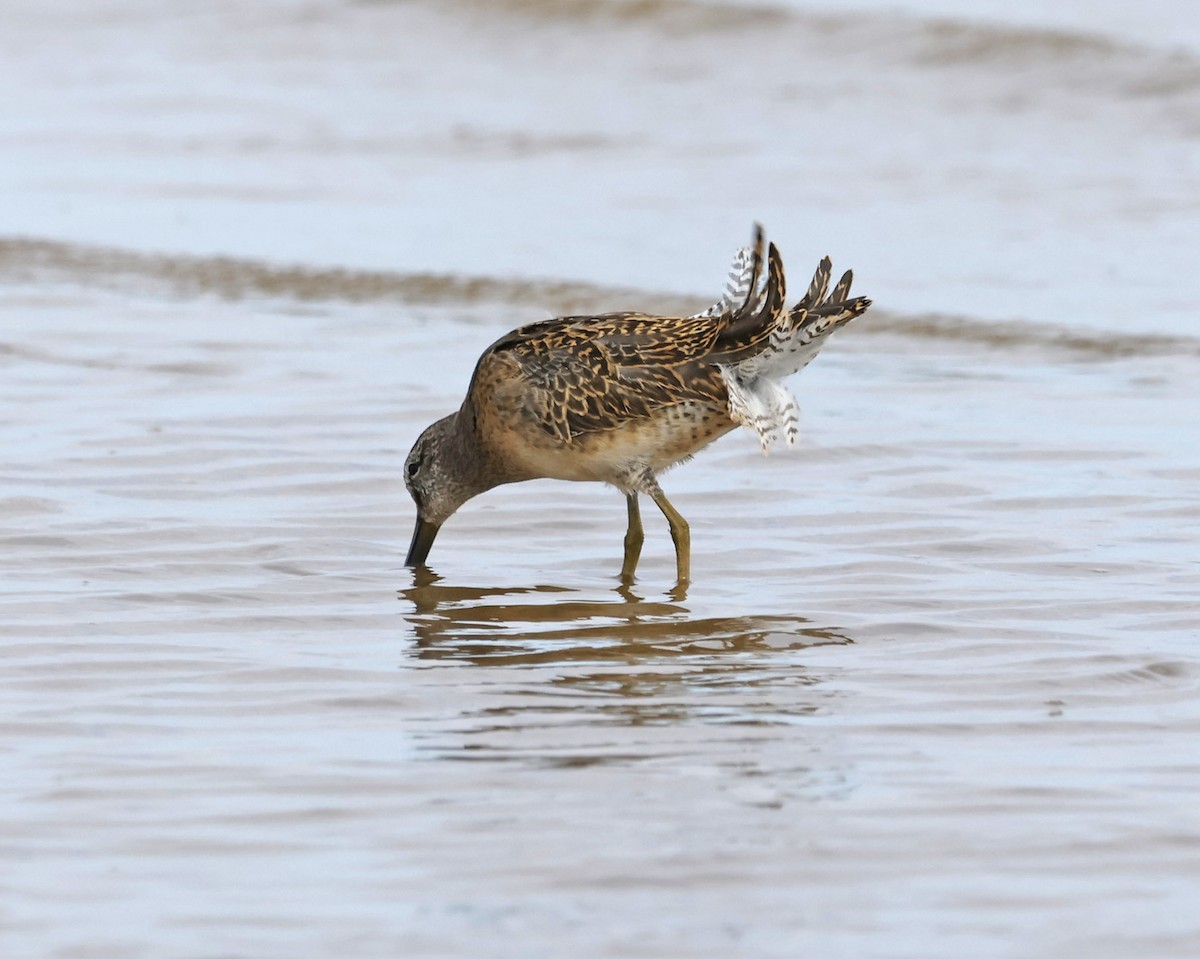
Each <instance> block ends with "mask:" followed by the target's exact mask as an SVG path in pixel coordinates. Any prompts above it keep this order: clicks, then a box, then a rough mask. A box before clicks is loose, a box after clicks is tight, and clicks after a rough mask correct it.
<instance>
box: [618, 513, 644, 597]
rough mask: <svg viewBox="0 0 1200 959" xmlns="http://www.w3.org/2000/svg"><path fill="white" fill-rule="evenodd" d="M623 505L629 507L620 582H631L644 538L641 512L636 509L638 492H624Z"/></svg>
mask: <svg viewBox="0 0 1200 959" xmlns="http://www.w3.org/2000/svg"><path fill="white" fill-rule="evenodd" d="M625 505H626V507H628V509H629V529H627V530H626V531H625V562H623V563H622V564H621V582H622V583H632V582H633V571H634V570H635V569H637V564H638V557H639V556H641V555H642V543H643V541H644V540H645V539H646V535H645V533H643V532H642V513H641V510H639V509H638V494H637V493H626V494H625Z"/></svg>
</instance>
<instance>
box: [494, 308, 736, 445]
mask: <svg viewBox="0 0 1200 959" xmlns="http://www.w3.org/2000/svg"><path fill="white" fill-rule="evenodd" d="M719 331H720V326H719V325H718V324H714V322H713V320H712V319H711V318H708V317H687V318H677V317H658V316H647V315H644V314H640V313H610V314H605V315H603V316H568V317H560V318H558V319H555V320H546V321H545V322H542V323H535V324H533V325H531V326H526V327H522V328H521V329H519V330H514V331H513V332H512V333H509V334H508V335H506V336H504V337H501V338H500V339H499V340H497V341H496V343H494V344H493V345H492V346H491V347H490V348H489V349H488V350H487V351H486V352H485V353H484V355H483V357H482V358H481V359H480V364H481V365H482V364H484V363H486V362H487V360H488V358H489V357H490V356H499V355H502V354H507V356H508V357H509V358H511V359H512V360H515V361H516V362H517V363H518V364H519V367H520V370H521V373H522V375H523V377H524V380H525V384H524V385H525V402H524V412H525V415H527V416H529V417H530V418H531V419H533V420H534V421H535V422H536V423H537V424H538V425H539V426H540V427H541V428H542V429H544V430H545V431H546V432H548V433H550V434H551V435H553V436H555V437H557V438H559V439H561V440H562V441H563V442H566V443H569V442H571V440H572V439H573V438H574V437H576V436H580V435H583V434H586V433H595V432H599V431H603V430H609V429H613V428H615V427H618V426H621V425H622V424H624V423H628V422H630V421H632V420H638V419H644V418H647V417H649V416H651V415H652V414H653V413H654V412H656V411H657V410H661V409H664V408H665V407H668V406H672V405H674V404H677V403H682V402H687V401H708V402H715V403H720V404H724V402H725V399H726V393H725V385H724V381H723V380H722V379H721V376H720V374H719V373H718V371H717V370H716V368H715V367H714V366H713V365H712V364H711V363H710V362H706V360H707V358H708V355H709V352H710V351H711V349H712V345H713V343H714V341H715V339H716V337H717V335H718V333H719Z"/></svg>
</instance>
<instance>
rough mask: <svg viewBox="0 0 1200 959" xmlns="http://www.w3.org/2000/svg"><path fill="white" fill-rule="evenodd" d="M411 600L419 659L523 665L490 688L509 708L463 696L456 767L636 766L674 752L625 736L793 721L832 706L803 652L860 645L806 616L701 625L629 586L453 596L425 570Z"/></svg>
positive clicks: (456, 592)
mask: <svg viewBox="0 0 1200 959" xmlns="http://www.w3.org/2000/svg"><path fill="white" fill-rule="evenodd" d="M400 593H401V596H402V597H403V598H404V599H405V600H407V601H408V602H410V603H412V605H413V607H414V608H413V612H412V613H411V614H409V615H408V616H407V617H406V618H407V619H408V621H409V623H410V624H411V626H412V628H413V630H414V633H415V636H416V644H415V648H414V655H415V656H416V657H417V658H419V659H421V660H424V661H438V660H441V661H448V662H454V663H457V664H472V665H475V666H480V667H493V668H495V667H500V668H511V667H520V668H519V669H518V671H516V672H514V673H512V674H511V675H510V676H509V677H508V678H507V679H506V680H504V681H503V682H502V683H500V684H497V679H496V677H495V676H490V677H489V678H488V680H487V681H486V689H487V690H488V691H489V694H491V693H501V694H502V696H503V698H502V699H501V700H499V701H498V700H497V699H496V698H495V697H494V696H491V695H489V698H488V699H487V701H485V702H480V701H477V700H476V701H468V700H470V699H471V697H465V698H464V702H463V707H464V711H463V713H462V714H461V715H460V717H459V723H456V726H457V733H458V735H459V736H462V735H463V734H464V733H465V734H466V741H467V742H469V743H470V745H467V743H466V742H463V743H460V745H459V746H458V747H457V749H455V750H452V751H451V752H449V753H447V752H443V751H442V750H441V749H438V750H436V752H437V753H438V755H440V756H452V758H457V759H467V758H470V759H485V758H486V759H506V760H515V759H520V760H523V761H536V762H540V763H551V764H554V765H561V764H567V765H581V764H584V765H586V764H591V763H596V762H615V761H620V762H628V761H630V760H631V759H635V758H651V757H653V756H656V755H657V756H661V755H662V754H661V753H660V752H658V751H657V750H656V749H653V748H647V747H648V742H647V741H644V740H643V741H639V745H638V748H637V749H635V750H634V752H632V753H631V752H630V749H629V746H630V743H629V741H627V740H626V739H625V738H624V737H623V736H622V735H621V734H619V733H618V732H617V728H619V727H620V728H628V727H632V726H637V727H652V726H667V725H669V726H680V725H685V724H704V725H710V724H738V725H741V726H776V725H778V724H780V723H794V722H796V721H798V720H799V719H800V718H801V717H805V716H811V715H812V714H814V713H816V712H819V711H820V708H821V704H822V703H823V702H824V701H826V700H828V699H829V697H830V696H831V695H833V694H832V693H830V692H822V691H821V690H820V688H819V684H820V682H821V677H820V674H819V673H818V672H816V671H814V670H811V669H809V668H808V667H807V666H805V664H804V662H803V661H802V659H801V658H800V657H799V656H798V655H797V651H802V650H804V649H811V648H812V647H816V646H842V645H848V644H850V643H851V642H852V640H851V639H850V638H849V637H848V636H846V635H845V634H844V633H843V632H841V631H839V630H837V629H833V628H828V627H822V626H818V625H816V624H814V623H813V622H812V621H810V620H807V619H804V618H802V617H798V616H758V615H749V616H707V617H706V616H697V615H694V614H693V613H692V611H691V610H690V609H689V608H688V607H687V606H685V605H683V604H682V603H681V602H678V601H674V600H669V599H668V600H655V599H647V598H645V597H644V596H642V595H639V594H638V593H637V592H635V591H634V590H633V589H631V588H629V587H621V588H619V589H614V590H612V591H611V592H608V591H605V593H602V594H592V595H591V596H584V595H583V594H581V593H580V592H578V591H576V590H572V589H566V588H563V587H556V586H528V587H492V588H487V587H480V588H475V587H462V586H448V585H444V584H443V583H442V581H441V579H440V577H438V576H437V575H436V574H435V573H432V572H431V571H430V570H428V569H418V570H416V571H415V572H414V579H413V585H412V586H411V587H410V588H407V589H403V590H401V591H400ZM463 721H465V722H463ZM569 730H573V731H574V733H573V734H572V735H569V736H568V735H567V733H568V731H569ZM580 735H583V736H586V737H587V738H588V739H589V740H590V741H591V742H590V745H589V746H588V747H587V748H581V747H582V744H581V743H580V742H579V741H578V736H580ZM514 737H516V738H514ZM564 740H569V741H570V742H571V746H570V747H569V748H568V747H566V744H565V742H564ZM464 750H468V751H464Z"/></svg>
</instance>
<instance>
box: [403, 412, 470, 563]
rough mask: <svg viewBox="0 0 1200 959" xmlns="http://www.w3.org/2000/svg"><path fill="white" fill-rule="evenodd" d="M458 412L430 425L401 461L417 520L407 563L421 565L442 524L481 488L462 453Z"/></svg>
mask: <svg viewBox="0 0 1200 959" xmlns="http://www.w3.org/2000/svg"><path fill="white" fill-rule="evenodd" d="M457 418H458V414H451V415H450V416H447V417H444V418H443V419H440V420H438V421H437V422H436V423H434V424H432V425H431V426H429V427H428V428H427V429H426V430H425V432H424V433H422V434H421V435H420V437H419V438H418V439H417V441H416V443H414V444H413V448H412V450H411V451H409V454H408V459H407V460H405V462H404V485H405V486H407V487H408V492H409V495H410V496H412V498H413V502H414V503H415V504H416V506H417V524H416V528H415V529H414V530H413V538H412V544H411V545H410V546H409V548H408V558H407V559H405V561H404V564H405V565H406V566H422V565H424V563H425V559H426V557H427V556H428V555H429V550H430V547H432V546H433V541H434V538H435V537H436V536H437V534H438V530H439V529H441V527H442V524H443V523H444V522H446V520H447V519H449V518H450V517H451V516H452V515H453V514H454V513H455V511H456V510H457V509H458V508H459V507H460V506H462V504H463V503H465V502H466V501H467V500H469V499H470V498H471V497H472V496H475V495H476V494H477V493H480V492H482V491H483V490H482V489H480V488H479V485H478V484H477V483H474V482H472V477H473V473H474V472H475V469H474V467H475V466H476V465H477V464H474V463H472V462H470V461H469V457H466V456H464V453H463V449H462V446H463V444H462V443H461V441H460V437H459V436H458V434H457V431H456V426H457Z"/></svg>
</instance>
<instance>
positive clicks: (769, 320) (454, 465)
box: [404, 227, 871, 586]
mask: <svg viewBox="0 0 1200 959" xmlns="http://www.w3.org/2000/svg"><path fill="white" fill-rule="evenodd" d="M763 243H764V240H763V232H762V228H761V227H756V229H755V233H754V242H753V245H752V246H750V247H747V248H743V249H741V250H739V251H738V252H737V254H736V255H735V257H734V260H733V267H732V269H731V270H730V274H729V282H728V284H727V285H726V290H725V295H724V296H723V297H722V298H721V299H720V300H719V301H718V302H716V303H714V304H713V305H712V306H711V307H709V308H708V309H707V310H705V311H704V312H703V313H697V314H696V315H695V316H688V317H673V316H650V315H648V314H645V313H605V314H602V315H599V316H564V317H559V318H557V319H553V320H545V321H542V322H540V323H532V324H530V325H528V326H522V327H520V328H519V329H516V330H513V331H512V332H511V333H506V334H505V335H504V336H502V337H500V339H498V340H497V341H496V342H495V343H493V344H492V345H491V346H489V347H488V348H487V349H486V350H484V351H483V355H482V356H481V357H480V358H479V362H478V363H477V364H476V366H475V372H474V375H473V376H472V377H471V383H470V385H469V386H468V387H467V395H466V398H465V399H464V400H463V403H462V406H461V407H459V409H458V410H457V412H454V413H451V414H450V415H449V416H446V417H444V418H442V419H440V420H438V421H437V422H435V423H433V424H432V425H431V426H429V427H428V428H427V429H426V430H425V431H424V432H423V433H422V434H421V436H420V438H419V439H418V440H417V442H416V444H415V445H414V446H413V448H412V451H411V452H410V453H409V454H408V459H407V461H406V462H405V465H404V474H405V475H404V478H405V483H406V484H407V486H408V491H409V493H410V494H412V498H413V501H414V502H415V503H416V506H417V522H416V528H415V529H414V530H413V537H412V544H411V546H410V547H409V550H408V558H407V559H406V560H405V564H406V565H408V566H421V565H424V563H425V560H426V558H427V557H428V555H429V550H430V547H431V546H432V545H433V541H434V537H436V536H437V533H438V530H439V529H440V528H441V526H442V524H443V523H444V522H445V521H446V520H447V519H449V517H450V516H452V515H453V514H454V512H455V511H456V510H457V509H458V508H459V507H460V506H462V505H463V503H465V502H467V500H469V499H471V498H472V497H475V496H478V495H479V494H480V493H483V492H485V491H487V490H489V489H492V488H493V487H496V486H500V485H501V484H504V483H519V482H521V481H523V480H529V479H539V478H550V479H561V480H593V481H599V482H603V483H610V484H612V485H613V486H615V487H616V488H617V489H619V490H620V491H621V492H623V493H624V494H625V503H626V507H627V512H628V528H627V531H626V533H625V555H624V562H623V563H622V565H621V574H620V575H621V580H622V581H623V582H625V583H629V582H632V580H633V574H634V570H635V569H636V568H637V562H638V557H639V556H640V555H641V549H642V541H643V539H644V536H643V532H642V519H641V514H640V512H639V508H638V495H639V494H642V493H644V494H646V495H647V496H649V497H650V498H651V499H653V500H654V502H655V503H656V504H657V505H658V508H659V509H660V510H662V512H663V515H664V516H666V518H667V523H668V525H669V526H670V529H671V538H672V540H673V541H674V543H675V563H676V576H677V580H678V584H679V585H680V586H683V585H686V584H687V582H688V580H689V579H690V570H691V534H690V531H689V529H688V524H687V521H686V520H685V519H684V518H683V517H682V516H680V515H679V512H678V511H677V510H676V509H675V507H674V506H672V505H671V503H670V501H669V500H668V499H667V497H666V495H665V494H664V493H663V491H662V487H660V486H659V484H658V474H659V473H661V472H662V471H663V470H665V469H667V468H668V467H671V466H674V465H675V464H676V463H680V462H682V461H684V460H686V459H689V458H690V457H691V456H692V455H694V454H695V453H696V452H697V451H699V450H700V449H702V448H703V447H705V446H707V445H708V444H709V443H711V442H712V441H713V440H715V439H717V438H718V437H720V436H723V435H725V434H726V433H728V432H729V431H730V430H732V429H734V428H735V427H737V426H739V425H741V426H745V427H747V428H748V429H750V430H752V431H753V432H754V433H756V434H757V436H758V439H759V442H760V443H761V444H762V449H763V452H764V453H766V452H769V451H770V450H771V448H772V447H774V446H775V445H776V444H777V443H780V442H783V443H786V444H787V445H789V446H790V445H793V444H794V443H795V441H796V434H797V421H798V413H799V410H798V408H797V406H796V401H795V399H794V398H793V397H792V394H791V393H790V392H789V391H788V389H787V388H786V387H785V386H784V385H783V383H782V380H783V379H784V377H786V376H789V375H791V374H793V373H796V372H798V371H799V370H801V369H803V368H804V367H805V366H807V365H808V363H809V361H811V360H812V358H813V357H814V356H816V354H817V352H818V350H820V348H821V346H822V345H823V343H824V340H825V337H827V336H828V335H829V334H830V333H831V332H832V331H833V330H835V329H837V328H838V327H840V326H842V325H844V324H845V323H847V322H849V321H850V320H852V319H854V318H855V317H856V316H860V315H862V313H863V312H864V311H865V310H866V309H867V307H868V306H870V305H871V301H870V300H868V299H866V298H865V297H856V298H854V299H851V298H850V283H851V281H852V279H853V274H852V273H851V272H850V271H847V272H846V273H845V275H843V276H842V278H841V279H840V280H839V281H838V282H837V284H835V285H834V287H833V290H832V291H830V290H829V284H830V277H831V272H832V263H831V262H830V260H829V257H825V258H824V259H823V260H821V262H820V264H819V265H818V266H817V270H816V273H815V274H814V276H813V278H812V282H811V283H810V284H809V287H808V290H807V292H806V293H805V294H804V297H803V298H802V299H801V300H800V302H798V303H797V304H796V305H795V306H793V307H792V308H791V309H788V308H786V307H785V305H784V299H785V294H786V290H785V285H784V277H783V263H782V261H781V259H780V256H779V251H778V250H777V249H776V248H775V244H773V243H772V244H771V245H770V246H769V248H768V249H767V252H766V256H765V258H764V255H763ZM764 259H765V266H766V269H765V270H764Z"/></svg>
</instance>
